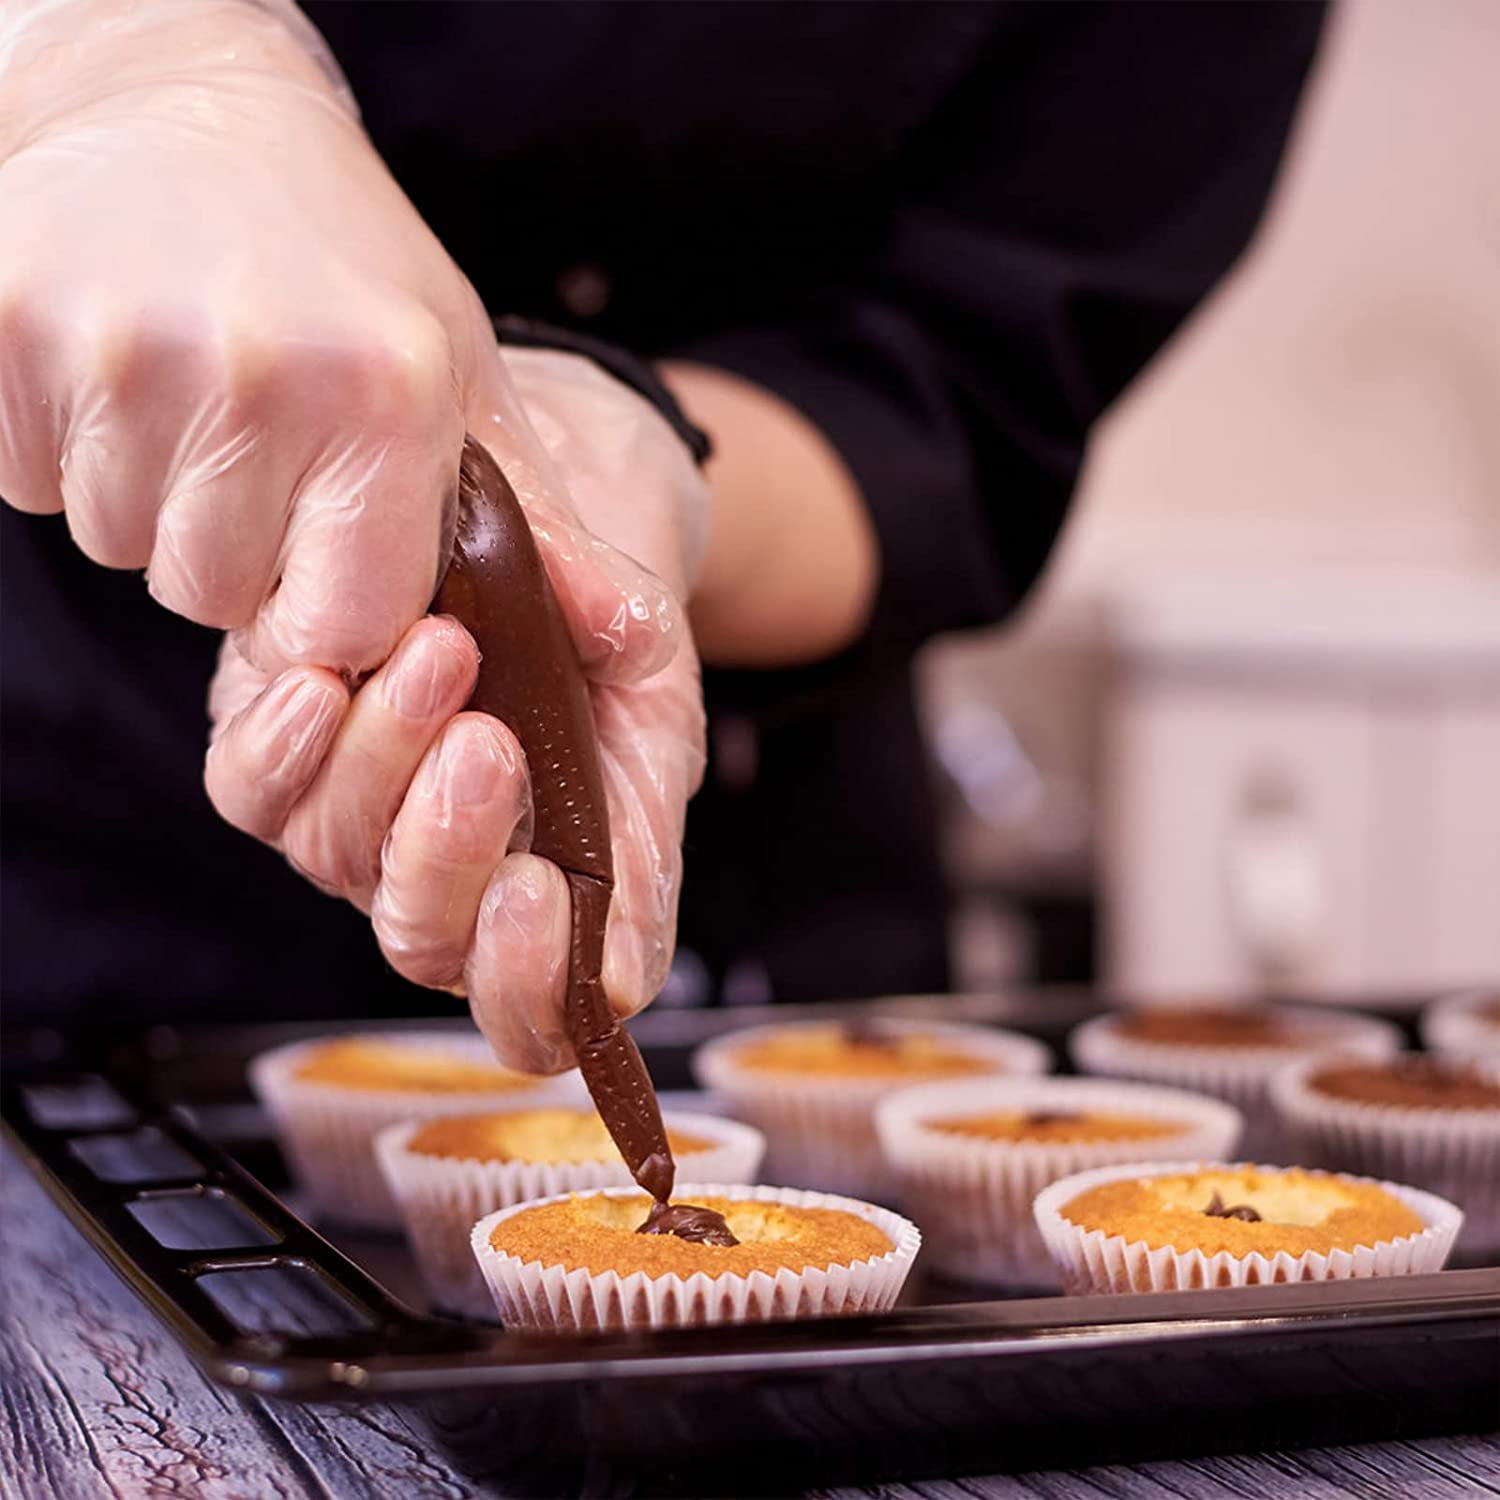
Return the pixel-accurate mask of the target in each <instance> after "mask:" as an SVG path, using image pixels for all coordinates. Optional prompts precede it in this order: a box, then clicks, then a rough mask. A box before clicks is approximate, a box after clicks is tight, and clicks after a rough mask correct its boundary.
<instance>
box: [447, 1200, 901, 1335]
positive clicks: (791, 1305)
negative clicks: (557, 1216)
mask: <svg viewBox="0 0 1500 1500" xmlns="http://www.w3.org/2000/svg"><path fill="white" fill-rule="evenodd" d="M600 1191H601V1192H602V1193H603V1194H604V1195H606V1196H608V1197H637V1196H639V1195H640V1190H639V1189H638V1188H604V1189H601V1190H600ZM564 1196H566V1195H564ZM587 1196H593V1195H587ZM673 1197H674V1198H678V1199H682V1200H684V1201H687V1202H691V1201H693V1200H694V1199H695V1198H696V1199H703V1198H729V1199H732V1200H734V1201H737V1202H746V1201H753V1202H757V1203H784V1204H787V1205H788V1206H790V1207H794V1208H832V1209H842V1210H843V1211H844V1212H845V1213H851V1214H854V1215H856V1216H857V1217H859V1218H861V1219H865V1220H868V1221H869V1222H870V1223H871V1224H874V1225H875V1226H876V1228H877V1229H879V1230H881V1231H882V1233H884V1234H885V1235H886V1237H887V1238H888V1239H889V1240H890V1242H891V1246H892V1248H891V1249H890V1250H889V1251H887V1252H886V1253H885V1254H884V1255H878V1256H875V1257H873V1258H872V1259H870V1260H858V1261H853V1262H851V1263H850V1264H848V1265H833V1266H828V1267H826V1268H825V1267H820V1266H809V1267H808V1268H807V1269H806V1270H803V1271H789V1270H782V1271H778V1272H776V1274H775V1275H774V1276H772V1275H769V1274H768V1273H766V1272H764V1271H752V1272H751V1273H750V1274H749V1275H748V1276H742V1275H740V1274H738V1273H737V1272H726V1273H725V1274H723V1275H722V1276H708V1275H707V1274H705V1273H703V1272H697V1273H695V1274H694V1275H692V1276H686V1277H684V1276H677V1275H663V1276H649V1275H647V1274H646V1273H645V1272H644V1271H636V1272H634V1273H633V1274H631V1275H629V1276H621V1275H619V1274H618V1272H615V1271H604V1272H601V1273H599V1274H598V1275H595V1274H593V1273H591V1272H589V1271H587V1270H583V1269H578V1270H573V1271H569V1270H566V1269H565V1268H564V1267H562V1266H548V1265H544V1264H543V1263H542V1262H540V1261H523V1260H521V1259H520V1258H519V1257H518V1256H515V1255H507V1254H505V1253H503V1252H501V1251H498V1250H496V1249H495V1248H494V1246H493V1245H492V1244H491V1243H490V1236H491V1235H492V1234H493V1233H494V1229H495V1226H496V1225H497V1224H498V1223H500V1221H501V1220H502V1219H506V1218H509V1217H510V1216H511V1215H512V1214H517V1213H520V1212H521V1211H522V1210H523V1209H527V1208H536V1207H539V1206H540V1204H541V1203H548V1202H556V1201H557V1199H545V1198H544V1199H541V1200H540V1201H539V1202H533V1203H522V1204H517V1205H516V1206H514V1207H512V1208H502V1209H500V1210H499V1211H498V1212H496V1213H492V1214H489V1215H487V1216H486V1217H485V1218H483V1219H481V1220H480V1221H479V1222H478V1223H477V1224H476V1225H475V1226H474V1230H473V1235H472V1237H471V1244H472V1245H473V1253H474V1256H475V1258H476V1259H477V1261H478V1263H479V1267H480V1271H481V1273H482V1274H483V1277H484V1280H485V1283H486V1285H487V1286H488V1287H489V1289H490V1293H491V1295H492V1297H493V1298H494V1303H495V1307H496V1309H497V1311H498V1312H499V1315H500V1321H501V1322H502V1323H504V1324H505V1325H506V1326H507V1327H511V1328H537V1329H547V1330H550V1331H571V1332H581V1331H585V1330H588V1329H627V1328H677V1327H688V1326H696V1325H700V1324H708V1323H763V1322H767V1321H769V1320H771V1319H779V1318H826V1317H836V1316H842V1315H844V1314H850V1313H871V1312H884V1311H885V1310H886V1309H888V1308H890V1307H892V1306H893V1305H894V1304H895V1301H896V1298H897V1296H898V1295H899V1294H900V1291H901V1286H902V1283H903V1282H905V1280H906V1277H907V1273H908V1272H909V1271H910V1270H911V1265H912V1261H914V1260H915V1259H916V1255H917V1251H918V1250H919V1249H920V1248H921V1244H922V1236H921V1234H920V1232H919V1231H918V1229H917V1226H916V1225H915V1224H913V1223H911V1222H910V1221H909V1220H907V1219H903V1218H902V1217H901V1216H900V1215H899V1214H894V1213H891V1212H890V1211H889V1210H888V1209H884V1208H878V1207H876V1206H875V1205H874V1204H872V1203H861V1202H859V1201H857V1200H856V1199H853V1198H843V1197H838V1196H836V1195H834V1194H831V1193H809V1192H802V1191H799V1190H798V1189H796V1188H776V1187H746V1186H744V1185H742V1184H734V1183H730V1184H703V1183H689V1184H684V1185H682V1186H681V1187H679V1188H678V1189H677V1191H676V1192H675V1193H674V1194H673Z"/></svg>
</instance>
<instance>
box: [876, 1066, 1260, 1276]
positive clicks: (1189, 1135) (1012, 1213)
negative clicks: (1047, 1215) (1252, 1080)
mask: <svg viewBox="0 0 1500 1500" xmlns="http://www.w3.org/2000/svg"><path fill="white" fill-rule="evenodd" d="M1037 1109H1059V1110H1078V1111H1088V1112H1090V1113H1101V1114H1122V1115H1142V1116H1145V1117H1147V1118H1149V1119H1152V1120H1160V1121H1162V1122H1164V1123H1171V1124H1175V1125H1177V1126H1178V1127H1179V1128H1178V1129H1177V1130H1175V1131H1174V1132H1173V1133H1172V1134H1171V1135H1163V1136H1156V1137H1153V1138H1151V1139H1148V1140H1136V1141H1128V1140H1119V1141H1089V1142H1083V1143H1077V1144H1069V1143H1051V1142H1041V1141H990V1140H980V1139H977V1138H975V1137H966V1136H959V1135H953V1134H951V1133H948V1132H944V1131H941V1130H936V1129H934V1128H933V1126H934V1125H935V1124H937V1123H939V1122H941V1121H943V1120H953V1119H961V1118H963V1117H965V1116H969V1115H977V1114H986V1113H999V1112H1008V1111H1015V1112H1018V1113H1023V1114H1024V1113H1026V1112H1028V1111H1030V1110H1037ZM1242 1123H1243V1122H1242V1120H1241V1118H1240V1113H1239V1111H1238V1110H1237V1109H1235V1107H1234V1106H1233V1105H1232V1104H1226V1103H1224V1102H1223V1101H1222V1100H1220V1099H1210V1098H1207V1097H1206V1096H1204V1095H1202V1094H1190V1093H1186V1092H1184V1091H1183V1090H1181V1089H1166V1088H1157V1087H1152V1086H1151V1085H1148V1084H1139V1083H1117V1082H1115V1081H1114V1080H1112V1079H1100V1078H1015V1079H1012V1078H992V1079H976V1080H972V1081H965V1082H962V1083H955V1084H941V1085H923V1086H922V1087H920V1088H914V1089H904V1090H902V1091H901V1092H900V1093H898V1094H892V1095H891V1096H890V1097H889V1098H887V1099H884V1100H882V1101H881V1103H880V1105H879V1106H878V1108H877V1109H876V1113H875V1124H876V1130H877V1132H878V1134H879V1136H880V1144H881V1148H882V1150H883V1151H884V1153H885V1158H886V1161H887V1163H888V1164H889V1166H890V1168H891V1170H892V1171H893V1172H894V1173H895V1175H896V1178H897V1182H898V1187H899V1196H900V1200H901V1203H902V1206H903V1207H904V1208H905V1210H906V1212H907V1213H909V1214H911V1216H912V1217H913V1218H914V1219H915V1220H916V1221H917V1223H918V1224H920V1225H921V1226H922V1233H923V1235H924V1237H925V1239H926V1246H927V1248H926V1250H925V1252H924V1256H923V1262H922V1263H923V1265H925V1266H929V1267H935V1268H936V1269H938V1270H940V1271H942V1272H944V1273H945V1274H947V1275H949V1276H956V1277H959V1278H960V1279H962V1280H966V1281H976V1282H986V1283H993V1284H998V1285H1002V1286H1026V1287H1052V1286H1055V1285H1056V1284H1057V1281H1058V1275H1057V1269H1056V1267H1055V1266H1054V1265H1053V1262H1052V1258H1051V1256H1050V1255H1048V1253H1047V1247H1046V1245H1045V1244H1043V1242H1042V1236H1041V1233H1040V1231H1039V1230H1038V1229H1037V1226H1036V1220H1035V1219H1034V1218H1033V1217H1032V1213H1031V1205H1032V1201H1033V1199H1035V1197H1036V1195H1037V1194H1038V1193H1039V1192H1040V1191H1041V1190H1042V1189H1043V1188H1044V1187H1046V1186H1047V1184H1048V1183H1049V1182H1055V1181H1056V1180H1057V1179H1058V1178H1059V1177H1066V1176H1068V1175H1069V1174H1070V1173H1074V1172H1079V1171H1082V1170H1084V1169H1085V1168H1089V1167H1098V1166H1104V1165H1107V1164H1110V1163H1114V1162H1147V1161H1151V1160H1153V1159H1154V1158H1159V1157H1162V1156H1170V1157H1193V1158H1196V1159H1200V1160H1203V1159H1208V1160H1213V1159H1221V1158H1223V1157H1226V1156H1230V1155H1232V1154H1233V1152H1234V1150H1235V1146H1236V1144H1237V1142H1238V1140H1239V1136H1240V1130H1241V1127H1242Z"/></svg>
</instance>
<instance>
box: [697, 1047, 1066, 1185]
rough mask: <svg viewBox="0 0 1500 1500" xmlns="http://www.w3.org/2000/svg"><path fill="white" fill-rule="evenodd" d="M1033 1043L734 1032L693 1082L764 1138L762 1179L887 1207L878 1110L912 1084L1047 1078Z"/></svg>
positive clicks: (1042, 1054) (701, 1053)
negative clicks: (1001, 1077) (882, 1201)
mask: <svg viewBox="0 0 1500 1500" xmlns="http://www.w3.org/2000/svg"><path fill="white" fill-rule="evenodd" d="M1051 1061H1052V1058H1051V1054H1050V1053H1049V1052H1048V1051H1047V1049H1046V1048H1045V1047H1044V1046H1042V1044H1041V1043H1040V1042H1034V1041H1032V1039H1031V1038H1030V1037H1025V1036H1018V1035H1016V1034H1015V1033H1014V1032H1009V1031H996V1030H993V1029H991V1028H989V1027H984V1026H947V1025H942V1024H940V1023H937V1022H923V1021H904V1020H903V1021H898V1020H888V1021H887V1020H881V1021H857V1022H851V1023H848V1024H843V1023H838V1022H810V1023H803V1024H796V1025H794V1024H787V1025H783V1026H762V1027H756V1028H754V1029H752V1030H748V1031H735V1032H731V1033H730V1034H729V1035H727V1036H721V1037H717V1038H715V1039H714V1040H713V1041H711V1042H709V1043H708V1044H707V1045H705V1046H703V1047H701V1048H699V1050H698V1052H697V1054H696V1055H695V1056H694V1058H693V1071H694V1073H695V1074H696V1075H697V1078H698V1082H699V1083H700V1084H702V1086H703V1087H704V1088H706V1089H711V1090H712V1091H713V1092H714V1093H715V1094H717V1095H718V1096H719V1097H720V1098H721V1099H722V1100H723V1101H724V1102H725V1104H726V1105H727V1107H728V1108H729V1109H730V1111H731V1112H732V1113H733V1114H735V1115H737V1116H738V1117H739V1118H740V1119H742V1120H748V1121H749V1122H750V1123H751V1124H752V1125H755V1126H756V1127H758V1128H759V1129H760V1130H762V1131H764V1132H765V1136H766V1168H765V1171H766V1176H768V1177H771V1178H773V1179H774V1180H776V1181H780V1182H792V1183H796V1184H797V1185H798V1186H801V1187H812V1188H819V1189H821V1190H823V1191H825V1192H833V1193H853V1194H858V1195H863V1196H865V1197H871V1198H876V1199H888V1198H889V1196H890V1194H891V1191H892V1188H893V1186H894V1183H893V1180H892V1179H891V1177H890V1175H889V1173H888V1172H887V1171H886V1168H885V1166H884V1163H883V1161H882V1158H881V1153H880V1143H879V1141H878V1140H877V1139H876V1137H875V1106H876V1104H877V1103H878V1102H879V1101H880V1100H881V1099H882V1098H884V1097H885V1096H886V1095H887V1094H890V1093H894V1092H895V1091H896V1090H897V1089H901V1088H908V1087H910V1086H912V1085H913V1084H918V1083H937V1082H940V1081H948V1082H957V1081H958V1080H960V1079H968V1078H978V1077H991V1078H993V1077H997V1076H999V1075H1002V1074H1007V1073H1010V1074H1018V1073H1019V1074H1035V1073H1045V1072H1046V1071H1047V1069H1048V1067H1049V1066H1050V1065H1051Z"/></svg>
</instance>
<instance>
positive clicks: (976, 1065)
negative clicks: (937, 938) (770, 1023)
mask: <svg viewBox="0 0 1500 1500" xmlns="http://www.w3.org/2000/svg"><path fill="white" fill-rule="evenodd" d="M734 1061H735V1063H736V1064H737V1065H738V1066H739V1067H741V1068H746V1069H748V1070H750V1071H751V1072H756V1073H794V1074H817V1075H823V1076H827V1077H830V1078H862V1079H898V1080H899V1079H924V1078H950V1077H961V1076H967V1075H969V1074H974V1073H994V1072H998V1071H1000V1069H1001V1067H1002V1064H1001V1063H1000V1062H998V1061H997V1060H996V1059H995V1058H994V1057H976V1056H974V1055H973V1054H972V1053H970V1052H966V1051H964V1050H963V1046H962V1044H961V1043H960V1042H958V1041H956V1040H954V1039H952V1038H951V1037H945V1036H943V1035H942V1034H941V1033H937V1032H926V1031H921V1030H906V1029H900V1030H897V1029H895V1028H891V1029H885V1028H883V1027H881V1026H880V1024H879V1023H878V1022H871V1023H864V1024H860V1025H848V1026H839V1025H832V1024H830V1025H827V1026H798V1027H787V1028H786V1029H785V1030H775V1029H773V1030H767V1031H765V1032H763V1033H760V1034H758V1035H756V1036H755V1037H753V1038H749V1039H747V1040H746V1041H745V1042H743V1043H742V1044H741V1045H739V1046H737V1047H736V1048H735V1049H734Z"/></svg>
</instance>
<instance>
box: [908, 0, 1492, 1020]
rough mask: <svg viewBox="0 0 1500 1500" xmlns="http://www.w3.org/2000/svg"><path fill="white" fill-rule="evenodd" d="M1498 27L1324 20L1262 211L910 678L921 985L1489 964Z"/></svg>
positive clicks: (1246, 976)
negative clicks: (939, 964) (930, 920)
mask: <svg viewBox="0 0 1500 1500" xmlns="http://www.w3.org/2000/svg"><path fill="white" fill-rule="evenodd" d="M1497 55H1500V6H1496V5H1494V4H1493V3H1490V0H1457V3H1448V4H1444V5H1442V6H1441V7H1436V8H1434V7H1427V6H1415V5H1410V4H1407V3H1403V0H1354V3H1346V4H1343V5H1341V6H1339V7H1338V8H1337V10H1336V12H1335V14H1334V16H1333V18H1332V22H1331V26H1330V30H1329V33H1328V36H1327V39H1326V42H1325V45H1324V48H1323V51H1322V53H1321V56H1320V59H1319V62H1318V65H1317V71H1316V74H1315V77H1314V80H1313V84H1312V87H1311V90H1310V92H1309V94H1308V96H1307V99H1306V101H1305V103H1304V106H1303V110H1302V113H1301V117H1300V121H1299V124H1298V127H1297V131H1296V135H1295V137H1294V141H1293V147H1292V151H1291V155H1290V158H1289V162H1288V167H1287V170H1286V172H1285V173H1284V175H1283V179H1282V181H1281V183H1280V185H1279V187H1278V190H1277V193H1276V197H1275V199H1274V201H1273V204H1272V209H1271V212H1270V214H1269V217H1268V219H1267V221H1266V224H1265V226H1264V228H1263V230H1262V232H1261V234H1260V236H1259V238H1258V240H1257V242H1256V245H1255V247H1254V248H1253V250H1252V252H1251V253H1250V254H1249V256H1248V257H1247V258H1246V260H1245V261H1244V262H1243V263H1242V264H1241V266H1240V267H1239V269H1238V271H1237V272H1236V274H1235V275H1234V276H1233V277H1232V278H1231V279H1230V281H1228V282H1227V283H1226V284H1225V285H1224V286H1223V287H1222V288H1221V289H1220V291H1219V293H1218V295H1217V296H1216V297H1215V298H1213V299H1212V300H1211V301H1210V302H1209V303H1208V304H1207V305H1206V306H1205V307H1203V308H1202V309H1201V310H1200V312H1199V314H1198V316H1197V317H1196V318H1194V319H1193V320H1192V321H1191V322H1190V323H1189V324H1188V326H1187V327H1186V328H1185V329H1184V330H1183V332H1182V333H1181V335H1180V336H1179V337H1178V338H1177V339H1176V340H1175V342H1174V343H1173V345H1172V346H1171V347H1170V348H1169V349H1168V350H1167V351H1166V352H1165V354H1164V356H1163V357H1162V358H1161V359H1160V360H1159V361H1158V362H1157V363H1156V365H1155V366H1154V367H1153V368H1152V370H1151V371H1149V372H1148V374H1147V376H1146V377H1145V378H1144V379H1143V380H1142V381H1141V382H1140V383H1139V384H1138V385H1137V386H1136V388H1135V389H1134V390H1133V391H1132V392H1131V394H1130V395H1129V397H1128V398H1127V400H1126V401H1125V402H1124V403H1123V404H1122V405H1121V406H1120V407H1119V408H1118V409H1117V410H1116V411H1115V412H1114V413H1112V415H1111V417H1110V419H1109V420H1108V421H1107V423H1106V424H1105V426H1104V428H1103V429H1102V431H1101V432H1100V433H1099V435H1098V437H1097V439H1096V441H1095V444H1094V447H1093V451H1092V455H1091V459H1090V464H1089V469H1088V472H1087V476H1086V480H1085V484H1084V486H1083V491H1082V494H1081V495H1080V496H1079V498H1078V501H1077V502H1076V503H1075V507H1074V510H1073V515H1072V519H1071V521H1070V523H1069V529H1068V532H1067V534H1066V536H1065V539H1064V542H1063V545H1062V547H1061V549H1060V551H1059V553H1058V554H1057V555H1056V556H1055V557H1054V560H1053V563H1052V566H1051V568H1050V570H1049V573H1048V575H1047V578H1046V581H1045V583H1044V585H1043V586H1042V588H1041V589H1040V590H1039V591H1038V593H1037V595H1036V596H1035V597H1034V598H1033V599H1032V601H1031V604H1030V606H1029V608H1028V610H1027V611H1026V613H1025V615H1024V616H1023V618H1022V619H1021V620H1020V621H1019V622H1018V623H1016V624H1014V625H1012V626H1010V627H1008V628H1006V629H1004V630H1002V631H999V632H996V633H994V634H993V635H985V636H969V637H965V638H963V639H951V640H945V641H940V642H938V643H936V644H935V645H934V646H933V647H932V648H930V650H929V652H928V654H927V657H926V660H925V662H924V664H923V668H922V681H923V700H924V703H925V713H926V723H927V729H928V733H929V736H930V741H931V744H932V747H933V750H934V756H935V760H936V762H937V766H938V776H939V779H940V782H941V785H942V791H943V806H944V818H945V847H946V857H947V860H948V865H949V870H950V873H951V876H952V879H953V881H954V884H955V888H956V890H957V892H958V901H957V908H956V911H955V916H954V922H953V957H954V980H955V983H956V984H957V985H960V986H966V987H973V986H983V985H988V984H992V983H996V982H1002V981H1006V980H1014V979H1018V978H1025V977H1030V978H1041V979H1084V978H1089V977H1093V976H1095V975H1097V976H1098V977H1099V978H1101V979H1102V980H1104V981H1105V982H1107V983H1108V984H1110V985H1111V986H1113V987H1117V988H1118V989H1120V990H1122V991H1127V992H1130V993H1133V994H1160V995H1175V994H1179V993H1183V992H1188V991H1203V990H1213V991H1215V992H1221V993H1235V992H1240V991H1245V992H1248V991H1252V990H1255V991H1267V990H1269V991H1272V992H1276V991H1281V992H1295V993H1300V994H1309V995H1329V996H1337V995H1348V996H1349V997H1350V998H1357V997H1358V994H1359V992H1360V991H1365V992H1367V993H1368V992H1369V991H1371V990H1374V991H1377V992H1379V993H1382V994H1390V993H1399V992H1401V991H1407V990H1409V991H1422V990H1428V989H1431V988H1434V987H1438V986H1449V985H1457V984H1464V983H1467V982H1470V981H1473V980H1477V979H1483V978H1493V977H1494V976H1495V975H1496V974H1500V88H1497V87H1496V82H1495V71H1494V59H1495V57H1496V56H1497Z"/></svg>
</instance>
